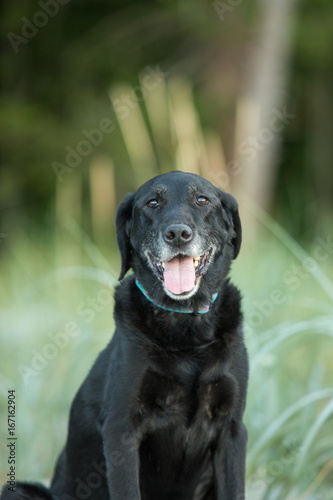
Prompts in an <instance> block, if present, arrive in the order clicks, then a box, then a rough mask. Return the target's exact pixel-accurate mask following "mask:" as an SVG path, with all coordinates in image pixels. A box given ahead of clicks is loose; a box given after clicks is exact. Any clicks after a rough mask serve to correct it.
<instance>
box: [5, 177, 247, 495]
mask: <svg viewBox="0 0 333 500" xmlns="http://www.w3.org/2000/svg"><path fill="white" fill-rule="evenodd" d="M116 224H117V240H118V245H119V249H120V253H121V258H122V269H121V274H120V279H123V277H124V275H125V274H126V272H127V271H128V270H129V268H130V267H131V268H132V269H133V271H134V274H132V275H131V276H129V277H127V278H126V279H125V280H124V281H123V282H122V283H121V285H120V286H119V287H118V288H117V290H116V296H115V298H116V305H115V321H116V331H115V334H114V337H113V338H112V341H111V342H110V344H109V345H108V347H107V348H106V349H105V350H104V351H103V352H102V353H101V354H100V355H99V357H98V359H97V361H96V362H95V365H94V366H93V368H92V370H91V372H90V374H89V376H88V377H87V379H86V380H85V382H84V384H83V385H82V387H81V389H80V390H79V392H78V394H77V396H76V398H75V400H74V403H73V406H72V409H71V416H70V423H69V432H68V439H67V444H66V446H65V448H64V450H63V452H62V453H61V455H60V457H59V459H58V463H57V466H56V471H55V476H54V479H53V481H52V484H51V489H50V490H47V489H45V488H43V487H41V486H38V485H28V484H25V483H18V484H17V486H16V492H15V493H12V492H10V491H8V490H7V488H6V487H5V488H4V489H3V494H2V497H1V498H2V500H10V499H11V500H14V499H29V500H32V499H39V500H46V499H53V500H75V499H77V500H85V499H89V500H90V499H91V500H140V499H141V500H244V498H245V497H244V475H245V448H246V429H245V427H244V425H243V422H242V418H243V412H244V408H245V402H246V390H247V378H248V363H247V354H246V350H245V347H244V344H243V335H242V316H241V312H240V296H239V292H238V291H237V289H236V288H235V287H234V286H233V285H232V284H230V282H229V280H228V279H227V274H228V271H229V267H230V264H231V262H232V260H233V259H234V258H235V257H237V254H238V252H239V248H240V243H241V224H240V219H239V215H238V209H237V203H236V201H235V199H234V198H233V197H232V196H231V195H230V194H227V193H224V192H223V191H220V190H219V189H217V188H216V187H214V186H213V185H212V184H211V183H210V182H208V181H207V180H205V179H203V178H201V177H199V176H197V175H193V174H187V173H182V172H171V173H169V174H165V175H161V176H158V177H155V178H154V179H152V180H150V181H148V182H147V183H146V184H144V185H143V186H141V187H140V188H139V189H138V191H137V192H136V193H134V194H131V195H128V196H127V197H126V198H125V200H124V201H123V202H122V203H121V205H120V207H119V210H118V213H117V220H116Z"/></svg>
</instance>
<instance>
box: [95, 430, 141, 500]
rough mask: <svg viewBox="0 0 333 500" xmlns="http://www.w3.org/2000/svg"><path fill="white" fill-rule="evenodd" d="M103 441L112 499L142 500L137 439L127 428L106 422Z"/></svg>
mask: <svg viewBox="0 0 333 500" xmlns="http://www.w3.org/2000/svg"><path fill="white" fill-rule="evenodd" d="M103 441H104V455H105V459H106V467H107V481H108V488H109V494H110V499H111V500H140V499H141V494H140V485H139V460H138V449H139V443H138V439H137V437H136V436H135V435H134V433H133V432H131V431H130V430H129V429H126V427H125V426H119V425H115V424H114V422H112V421H106V422H105V424H104V426H103Z"/></svg>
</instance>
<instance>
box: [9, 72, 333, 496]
mask: <svg viewBox="0 0 333 500" xmlns="http://www.w3.org/2000/svg"><path fill="white" fill-rule="evenodd" d="M155 91H156V93H157V94H158V95H157V94H155V93H154V92H155ZM155 91H154V92H151V93H148V95H147V96H146V101H145V103H144V104H145V106H146V117H148V118H146V119H148V120H150V122H151V123H150V127H147V130H145V129H144V130H142V127H144V126H145V125H144V123H145V120H144V119H143V115H142V109H141V108H140V107H137V108H135V109H133V110H132V115H131V117H132V119H131V120H126V121H122V120H121V117H120V116H118V120H119V124H120V130H121V131H122V134H123V139H124V145H125V149H126V150H127V154H128V158H129V160H130V162H131V165H132V167H131V168H132V171H131V172H132V174H133V175H132V177H133V178H134V179H135V180H134V181H133V183H134V185H137V184H139V183H141V181H143V180H146V178H147V177H148V176H150V175H154V174H155V173H159V172H164V171H166V170H167V165H170V164H171V165H173V166H174V167H177V168H180V169H183V170H186V169H188V170H189V169H191V170H193V171H194V172H195V173H199V174H203V175H205V176H206V177H207V178H209V179H210V180H213V181H214V179H218V178H219V175H216V174H219V173H221V172H220V171H218V168H222V167H218V165H223V164H224V153H223V148H222V145H221V144H217V142H218V141H217V140H216V137H213V136H212V135H210V139H209V140H208V141H206V140H205V139H204V134H203V132H202V130H201V128H200V125H199V121H198V117H197V113H196V109H195V106H194V104H193V100H192V97H191V91H190V87H189V86H187V84H186V82H184V81H180V82H178V84H177V85H173V86H170V87H169V88H168V87H167V86H166V85H165V83H164V82H161V85H159V86H157V87H156V90H155ZM126 92H127V93H128V92H129V90H128V89H127V88H124V87H118V88H114V89H111V90H110V96H111V99H116V97H117V95H118V94H117V93H120V94H121V93H126ZM156 103H158V107H157V108H156V105H157V104H156ZM133 113H134V114H133ZM160 114H162V116H163V117H164V119H163V126H161V123H158V122H156V120H158V116H159V115H160ZM134 115H135V116H134ZM135 122H137V123H140V127H141V136H139V135H138V134H136V133H135V131H136V129H135V127H134V125H133V123H135ZM184 123H187V124H188V123H191V127H188V128H186V127H184ZM133 127H134V129H133ZM148 130H150V132H148ZM140 137H141V139H142V137H143V139H144V141H145V144H148V146H149V147H148V146H147V148H140V147H139V144H138V142H140V140H141V139H140ZM150 143H151V144H150ZM149 144H150V145H149ZM167 152H168V153H167ZM136 153H137V154H136ZM147 159H148V160H149V162H148V163H147ZM189 159H191V162H189ZM207 159H209V162H208V161H207ZM212 159H214V162H213V166H212V167H208V164H211V162H210V160H212ZM143 164H145V165H150V167H147V166H146V167H145V168H146V170H142V165H143ZM112 165H113V164H112V161H111V160H109V162H108V161H107V160H105V159H101V158H99V159H98V161H97V160H96V159H94V160H93V161H92V162H91V167H90V171H89V172H90V176H89V179H90V181H89V182H90V188H91V190H92V196H91V204H90V205H89V206H88V209H87V204H85V205H82V206H81V205H80V203H81V202H82V198H83V197H82V185H83V180H82V176H80V173H75V174H73V176H72V177H71V176H68V178H66V180H65V181H64V182H63V183H61V184H60V183H59V184H57V190H56V198H55V215H56V224H55V225H54V227H52V228H51V229H50V230H49V231H48V232H47V233H46V232H45V231H44V232H42V233H41V232H39V233H32V234H27V232H25V231H24V229H22V228H21V227H19V226H18V227H13V228H12V231H11V234H9V235H8V238H7V239H6V241H5V242H3V243H2V246H1V250H2V255H1V259H0V275H1V282H0V298H1V304H2V305H1V309H0V332H1V347H2V348H1V351H0V391H1V419H0V436H1V440H0V446H1V448H0V449H1V461H0V481H1V482H5V481H6V473H7V472H8V464H7V448H6V438H7V419H6V414H7V403H6V397H7V391H8V390H9V389H15V390H16V402H17V436H18V447H17V452H18V456H17V464H18V468H17V477H19V478H21V479H23V478H27V479H33V480H37V479H39V480H40V479H45V480H48V479H49V478H50V477H51V475H52V471H53V468H54V461H55V457H56V456H57V454H58V453H59V452H60V449H61V448H62V446H63V444H64V442H65V438H66V430H67V421H68V412H69V407H70V403H71V400H72V399H73V397H74V395H75V392H76V391H77V389H78V387H79V386H80V384H81V382H82V381H83V379H84V377H85V376H86V375H87V373H88V370H89V368H90V367H91V365H92V363H93V361H94V359H95V357H96V356H97V354H98V352H99V351H100V350H101V349H102V348H103V347H104V346H105V345H106V344H107V342H108V341H109V339H110V338H111V336H112V333H113V328H114V324H113V298H112V293H113V288H114V286H115V284H116V283H117V275H118V271H119V255H118V252H117V250H116V244H115V235H114V232H112V229H111V225H112V220H113V218H114V207H115V205H116V200H115V192H114V185H115V183H114V180H113V181H112V175H113V174H112V172H113V166H112ZM151 165H155V166H151ZM214 165H215V166H214ZM209 168H211V170H209ZM105 173H106V178H105V182H104V175H105ZM100 189H102V191H103V195H102V196H101V195H100V191H99V190H100ZM73 200H74V201H73ZM244 203H245V206H246V209H247V210H248V211H250V212H252V214H253V215H254V216H255V217H256V218H257V220H258V225H259V228H260V230H259V231H258V234H257V238H256V240H255V241H253V239H252V237H251V232H250V231H249V230H247V226H245V228H244V229H245V231H244V233H245V234H244V243H243V249H242V251H241V254H240V257H239V258H238V259H237V261H235V263H234V266H233V270H232V278H233V280H234V281H235V283H236V284H237V285H238V286H239V288H240V289H241V290H242V293H243V295H244V299H243V310H244V318H245V319H244V321H245V334H246V335H245V336H246V344H247V347H248V350H249V355H250V366H251V373H250V384H249V394H248V404H247V410H246V415H245V418H246V425H247V428H248V434H249V442H248V459H247V490H248V495H247V499H248V500H332V499H333V496H332V491H333V480H332V477H333V474H332V471H333V432H332V430H333V388H332V385H333V384H332V380H333V354H332V353H333V338H332V337H333V329H332V324H333V321H332V320H333V304H332V301H333V282H332V280H333V263H332V255H329V254H327V258H326V259H325V260H323V262H321V261H318V259H317V260H316V257H315V256H316V255H318V254H317V253H316V251H315V250H316V245H317V243H316V242H314V246H313V247H312V248H309V249H308V252H306V251H305V249H303V248H302V247H301V246H300V245H299V244H298V243H297V242H296V241H295V240H293V239H292V238H291V237H290V236H289V235H288V234H286V233H285V231H284V230H283V229H282V228H281V227H280V226H279V225H278V224H277V223H276V222H275V221H273V220H272V219H270V217H269V216H268V215H267V214H265V213H264V212H262V211H261V210H259V209H258V207H256V206H255V205H254V204H253V203H251V202H249V201H246V200H245V202H244ZM105 209H107V210H108V216H107V217H105V218H104V219H103V218H101V216H100V214H101V213H102V214H104V212H105ZM87 210H88V212H89V211H90V212H89V214H88V218H89V220H90V221H91V224H92V231H90V232H89V234H92V235H93V238H94V239H92V237H91V236H89V235H88V233H87V232H86V231H85V230H84V229H83V227H82V220H85V211H86V212H87ZM328 234H329V232H328ZM106 235H107V236H106ZM325 237H326V235H323V238H324V239H325ZM318 244H319V243H318ZM322 254H323V251H322V252H321V254H320V255H322ZM87 310H89V311H90V313H87ZM57 334H59V335H58V337H57ZM57 338H58V344H59V342H60V341H59V338H62V339H63V344H62V345H61V346H60V344H59V345H58V344H57V342H56V340H55V339H57ZM64 339H65V340H64ZM50 345H51V347H50ZM52 346H53V347H52ZM22 367H23V368H22ZM24 370H25V371H24ZM26 370H30V372H29V371H28V373H29V376H25V375H24V374H26V373H27V372H26ZM31 370H33V371H31Z"/></svg>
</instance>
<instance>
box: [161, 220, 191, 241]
mask: <svg viewBox="0 0 333 500" xmlns="http://www.w3.org/2000/svg"><path fill="white" fill-rule="evenodd" d="M163 237H164V241H166V242H167V243H169V244H171V245H181V244H184V243H189V242H190V241H192V239H193V231H192V229H191V228H190V226H187V225H186V224H170V226H168V227H166V228H165V230H164V233H163Z"/></svg>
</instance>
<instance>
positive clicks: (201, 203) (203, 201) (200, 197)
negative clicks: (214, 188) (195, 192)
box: [197, 196, 209, 207]
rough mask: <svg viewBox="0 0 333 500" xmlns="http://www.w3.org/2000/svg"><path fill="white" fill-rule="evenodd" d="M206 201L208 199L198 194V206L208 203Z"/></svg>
mask: <svg viewBox="0 0 333 500" xmlns="http://www.w3.org/2000/svg"><path fill="white" fill-rule="evenodd" d="M208 203H209V199H208V198H206V196H199V197H198V199H197V204H198V205H199V206H200V207H203V206H204V205H208Z"/></svg>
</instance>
